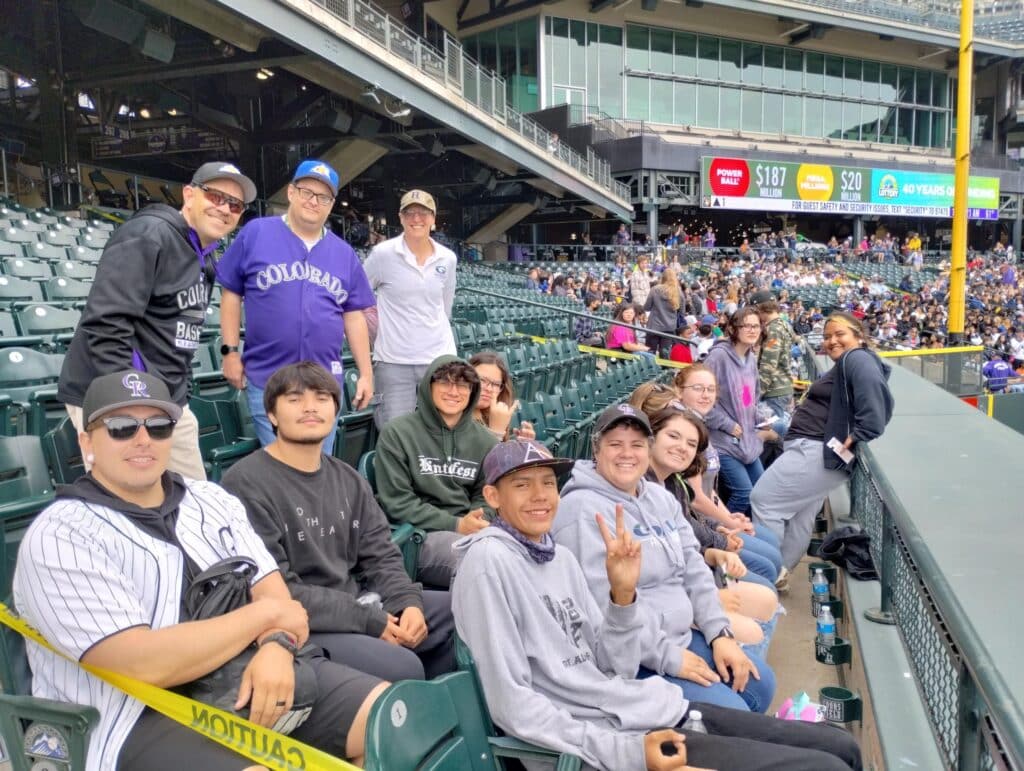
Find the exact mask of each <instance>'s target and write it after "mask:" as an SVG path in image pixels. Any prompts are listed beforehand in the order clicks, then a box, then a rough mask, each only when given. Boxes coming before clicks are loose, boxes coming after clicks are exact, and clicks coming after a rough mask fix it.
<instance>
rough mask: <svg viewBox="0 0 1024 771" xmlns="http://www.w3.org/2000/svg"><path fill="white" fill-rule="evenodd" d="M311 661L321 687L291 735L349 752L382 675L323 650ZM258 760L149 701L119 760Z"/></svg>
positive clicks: (146, 768)
mask: <svg viewBox="0 0 1024 771" xmlns="http://www.w3.org/2000/svg"><path fill="white" fill-rule="evenodd" d="M310 664H311V665H312V666H313V667H314V668H315V670H316V679H317V682H318V683H319V685H320V693H319V695H318V696H317V700H316V701H315V702H314V703H313V711H312V712H311V713H310V715H309V718H308V719H307V720H306V722H304V723H303V724H302V725H300V726H299V727H298V728H296V729H295V730H294V731H293V732H292V734H291V737H292V738H293V739H296V740H298V741H300V742H303V743H304V744H309V745H310V746H312V747H316V748H317V749H319V750H323V751H324V752H326V753H328V754H330V755H334V756H335V757H338V758H344V757H345V742H346V740H347V739H348V732H349V729H350V728H351V727H352V723H353V722H354V721H355V719H356V713H357V712H358V711H359V708H360V707H361V706H362V705H363V702H364V701H366V697H367V696H368V695H369V694H370V691H372V690H373V689H374V688H376V687H377V686H378V685H379V684H380V683H381V680H379V679H378V678H376V677H373V676H372V675H367V674H365V673H363V672H360V671H358V670H356V669H352V668H351V667H346V666H344V665H343V664H335V663H333V662H331V661H329V660H327V659H326V658H324V657H323V656H315V657H313V658H312V660H311V661H310ZM253 765H259V763H258V762H257V761H252V760H248V759H246V758H244V757H243V756H241V755H239V754H237V753H235V752H234V751H232V750H229V749H228V748H227V747H224V746H222V745H220V744H217V743H216V742H214V741H211V740H210V739H207V738H206V737H205V736H204V735H203V734H200V733H198V732H196V731H193V730H192V729H191V728H188V727H187V726H184V725H182V724H181V723H177V722H175V721H174V720H171V719H170V718H169V717H164V716H163V715H161V714H160V713H159V712H155V711H153V710H152V709H150V708H149V707H147V708H146V709H145V710H143V712H142V715H141V716H140V717H139V719H138V720H137V721H136V723H135V725H134V726H133V727H132V730H131V732H130V733H129V734H128V738H127V739H126V740H125V743H124V745H123V746H122V747H121V752H120V753H119V755H118V760H117V768H118V771H180V769H182V768H194V769H203V771H241V769H245V768H249V767H250V766H253Z"/></svg>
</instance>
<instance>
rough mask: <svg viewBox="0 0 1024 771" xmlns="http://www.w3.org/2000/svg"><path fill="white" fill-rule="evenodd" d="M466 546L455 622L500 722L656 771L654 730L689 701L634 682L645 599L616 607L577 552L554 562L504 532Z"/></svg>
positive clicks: (616, 765) (461, 544) (611, 766)
mask: <svg viewBox="0 0 1024 771" xmlns="http://www.w3.org/2000/svg"><path fill="white" fill-rule="evenodd" d="M602 546H603V544H602ZM455 550H456V553H457V555H458V559H459V568H458V571H457V572H456V574H455V582H454V584H453V586H452V611H453V613H454V615H455V627H456V629H457V631H458V633H459V635H460V636H461V637H462V639H463V640H464V641H465V642H466V644H467V645H468V646H469V649H470V650H471V651H472V652H473V657H474V658H475V659H476V664H477V671H478V673H479V675H480V682H481V684H482V686H483V690H484V697H485V698H486V700H487V707H488V709H489V710H490V713H491V717H492V718H493V720H494V722H495V723H496V724H497V725H498V726H500V727H501V728H502V729H503V730H504V731H506V732H508V733H509V734H511V735H512V736H515V737H517V738H519V739H522V740H524V741H528V742H533V743H534V744H538V745H540V746H542V747H546V748H549V749H552V750H555V751H558V752H568V753H571V754H574V755H577V756H579V757H581V758H582V759H583V761H584V763H585V764H586V765H587V767H588V768H598V769H603V771H634V770H635V771H644V770H645V769H646V763H645V759H644V733H646V732H647V731H649V730H651V729H656V728H666V727H671V726H674V725H676V724H677V723H678V722H679V721H680V720H681V719H682V716H683V715H684V714H685V710H686V707H687V702H686V700H685V699H684V698H683V697H682V693H681V692H680V690H679V688H678V687H677V686H675V685H672V684H671V683H669V682H668V681H667V680H663V679H661V678H660V677H652V678H648V679H646V680H636V679H634V675H635V674H636V672H637V670H638V668H639V666H640V650H641V639H640V631H641V630H640V619H639V615H638V613H637V603H636V602H634V603H633V604H632V605H629V606H625V607H622V606H618V605H615V604H613V603H611V602H610V601H609V600H608V597H609V595H608V593H607V592H605V595H604V598H605V599H604V600H603V601H602V602H601V603H600V605H599V604H598V603H597V602H595V600H594V598H593V597H592V596H591V594H590V591H589V590H588V587H587V582H586V579H585V578H584V576H583V571H582V570H580V566H579V563H577V562H576V559H575V557H573V555H572V554H571V553H570V552H569V551H568V550H567V549H565V548H563V547H561V546H556V547H555V557H554V559H552V560H551V561H550V562H546V563H537V562H534V561H533V560H532V559H530V557H529V556H528V555H527V552H526V549H525V547H523V546H522V544H520V543H518V542H517V541H516V540H515V539H514V538H513V537H512V536H510V535H509V534H508V533H506V532H504V531H503V530H501V529H499V528H497V527H488V528H486V529H485V530H482V531H480V532H479V533H477V534H475V535H472V536H469V537H467V538H463V539H461V540H460V541H458V542H457V543H456V544H455ZM638 594H639V592H638ZM602 609H603V612H602ZM530 767H531V768H533V767H534V766H533V765H532V764H531V766H530Z"/></svg>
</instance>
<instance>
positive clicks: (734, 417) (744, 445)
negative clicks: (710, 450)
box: [704, 337, 764, 463]
mask: <svg viewBox="0 0 1024 771" xmlns="http://www.w3.org/2000/svg"><path fill="white" fill-rule="evenodd" d="M704 364H705V366H707V368H708V369H710V370H711V371H712V372H714V373H715V379H716V380H718V401H717V402H715V406H714V407H712V408H711V412H709V413H708V414H707V415H706V416H705V418H704V422H705V423H706V424H707V427H708V432H709V433H710V435H711V444H713V445H714V446H715V449H717V450H718V452H719V453H720V454H723V455H731V456H732V457H734V458H737V459H738V460H740V461H742V462H743V463H753V462H754V461H755V460H756V459H757V458H759V457H760V456H761V451H762V450H763V449H764V443H763V442H762V441H761V440H760V439H759V438H758V436H757V428H756V425H757V403H758V401H759V400H760V399H761V378H760V376H759V375H758V372H757V354H755V353H754V351H753V350H750V351H747V355H746V356H745V357H744V358H742V359H741V358H740V357H739V354H737V353H736V347H735V346H734V345H733V344H732V341H731V340H729V338H728V337H724V338H722V339H720V340H717V341H716V342H715V344H714V345H713V346H711V352H710V353H708V357H707V358H706V359H705V360H704ZM737 423H739V424H740V427H741V428H742V429H743V435H742V436H741V437H740V438H739V439H737V438H736V437H734V436H733V435H732V434H731V433H730V432H731V431H732V428H733V426H735V425H736V424H737Z"/></svg>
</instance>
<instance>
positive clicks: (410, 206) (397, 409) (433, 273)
mask: <svg viewBox="0 0 1024 771" xmlns="http://www.w3.org/2000/svg"><path fill="white" fill-rule="evenodd" d="M398 216H399V218H400V219H401V221H402V235H400V236H397V237H395V238H392V239H390V240H388V241H385V242H384V243H382V244H378V245H377V246H375V247H374V248H373V251H372V252H370V256H369V257H368V258H367V260H366V263H365V265H364V266H363V267H364V268H365V269H366V275H367V277H368V278H369V279H370V285H371V286H372V287H373V291H374V292H376V293H377V311H378V314H379V315H380V327H379V329H378V331H377V341H376V345H375V347H374V349H373V361H374V383H375V384H376V388H377V391H378V395H377V399H378V404H377V410H376V413H375V415H374V420H375V421H376V423H377V427H378V428H381V427H383V426H384V425H386V424H387V423H388V421H390V420H392V419H394V418H396V417H398V416H399V415H405V414H406V413H409V412H412V411H413V410H414V409H415V408H416V389H417V386H418V385H419V383H420V382H421V381H422V380H423V376H424V375H425V374H426V373H427V369H428V367H429V366H430V363H431V362H432V361H434V360H435V359H436V358H437V357H438V356H442V355H449V356H454V355H455V336H454V335H453V334H452V327H451V317H452V304H453V303H454V301H455V265H456V259H455V254H454V252H452V250H451V249H448V248H447V247H444V246H442V245H441V244H439V243H437V242H436V241H434V240H433V239H432V238H431V237H430V231H431V229H432V228H433V227H434V220H435V217H436V216H437V204H436V203H435V202H434V196H432V195H431V194H430V193H427V192H425V191H423V190H410V191H409V192H407V193H406V194H405V195H403V196H402V199H401V201H400V203H399V210H398Z"/></svg>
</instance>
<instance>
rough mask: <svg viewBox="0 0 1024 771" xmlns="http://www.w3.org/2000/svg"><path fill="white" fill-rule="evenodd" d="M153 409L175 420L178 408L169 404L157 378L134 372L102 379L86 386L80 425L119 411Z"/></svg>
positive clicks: (114, 374) (116, 374)
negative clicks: (127, 408) (82, 420)
mask: <svg viewBox="0 0 1024 771" xmlns="http://www.w3.org/2000/svg"><path fill="white" fill-rule="evenodd" d="M138 406H142V407H156V408H157V409H160V410H163V411H164V412H166V413H167V415H168V417H170V418H172V419H174V420H177V419H178V418H180V417H181V407H179V406H178V405H177V404H175V403H174V402H172V401H171V395H170V393H169V392H168V390H167V385H166V384H165V383H164V381H163V380H161V379H160V378H158V377H154V376H153V375H150V374H148V373H146V372H139V371H138V370H137V369H126V370H123V371H122V372H113V373H111V374H109V375H102V376H100V377H98V378H96V379H95V380H93V381H92V383H90V384H89V389H88V390H87V391H86V392H85V400H84V401H83V402H82V416H83V418H84V421H85V423H84V425H89V424H90V423H92V422H93V421H94V420H97V419H98V418H102V417H103V416H104V415H106V414H107V413H109V412H113V411H114V410H119V409H121V408H122V407H138Z"/></svg>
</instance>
